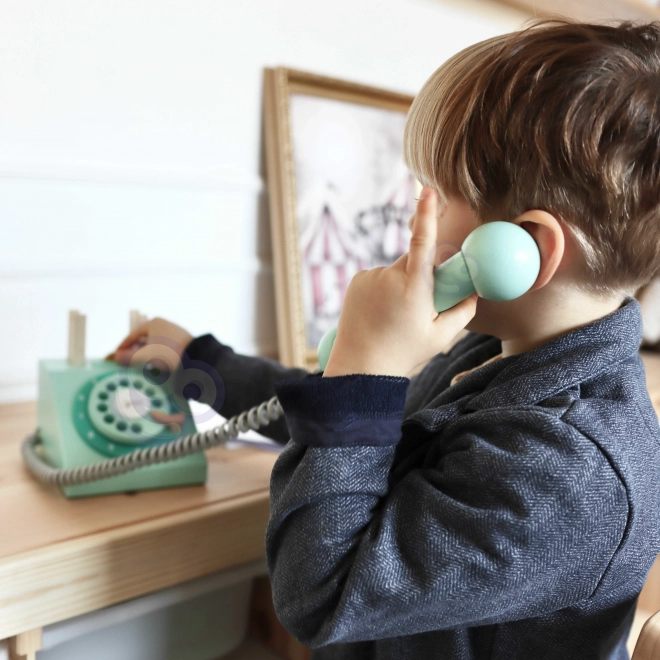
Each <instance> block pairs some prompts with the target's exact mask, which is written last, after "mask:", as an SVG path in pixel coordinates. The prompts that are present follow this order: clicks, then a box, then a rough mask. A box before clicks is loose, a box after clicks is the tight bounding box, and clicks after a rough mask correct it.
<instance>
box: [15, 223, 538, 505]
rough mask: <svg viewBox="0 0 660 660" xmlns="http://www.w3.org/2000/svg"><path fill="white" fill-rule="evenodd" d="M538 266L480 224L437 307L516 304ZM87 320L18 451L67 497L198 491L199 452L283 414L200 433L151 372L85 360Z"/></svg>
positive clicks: (507, 230) (527, 246)
mask: <svg viewBox="0 0 660 660" xmlns="http://www.w3.org/2000/svg"><path fill="white" fill-rule="evenodd" d="M539 267H540V255H539V250H538V247H537V246H536V243H535V242H534V239H533V238H532V237H531V236H530V234H529V233H528V232H526V231H525V230H524V229H522V228H521V227H519V226H517V225H514V224H512V223H508V222H490V223H487V224H485V225H481V226H480V227H478V228H477V229H475V230H474V231H473V232H472V233H471V234H470V235H469V236H468V237H467V238H466V239H465V241H464V242H463V245H462V246H461V251H460V252H458V253H457V254H455V255H454V256H453V257H451V258H450V259H448V260H447V261H445V262H444V263H443V264H441V265H440V266H437V267H435V268H434V269H433V276H434V306H435V309H436V311H438V312H441V311H444V310H446V309H449V308H450V307H453V306H454V305H456V304H458V303H459V302H460V301H461V300H464V299H465V298H467V297H468V296H469V295H471V294H472V293H474V292H475V291H476V292H477V293H478V294H479V295H480V296H481V297H482V298H486V299H488V300H512V299H514V298H517V297H518V296H521V295H522V294H523V293H525V292H526V291H527V290H529V288H530V287H531V286H532V285H533V284H534V282H535V281H536V278H537V276H538V273H539ZM84 322H85V317H84V316H81V315H80V314H78V313H77V312H72V313H71V315H70V319H69V358H68V360H43V361H42V362H41V363H40V370H39V404H38V423H39V428H38V430H37V431H36V432H35V433H34V434H32V435H31V436H29V437H28V438H26V440H25V441H24V442H23V445H22V453H23V458H24V460H25V462H26V464H27V466H28V468H29V469H30V471H31V472H32V473H33V474H34V476H35V477H36V478H37V479H39V480H40V481H42V482H45V483H51V484H56V485H58V486H60V487H61V488H62V490H63V492H64V494H65V495H66V496H67V497H82V496H86V495H98V494H102V493H113V492H125V491H135V490H145V489H151V488H164V487H169V486H182V485H190V484H202V483H204V482H205V481H206V473H207V463H206V458H205V456H204V454H203V453H202V452H203V450H205V449H209V448H210V447H214V446H216V445H219V444H221V443H224V442H226V441H228V440H230V439H232V438H235V437H236V436H237V435H238V434H239V432H245V431H247V430H248V429H253V430H257V429H259V428H260V427H261V426H264V425H266V424H268V423H270V422H271V421H274V420H276V419H278V418H279V417H280V416H281V415H282V408H281V406H280V405H279V402H278V401H277V397H273V398H271V399H270V400H268V401H264V402H263V403H261V404H260V405H258V406H255V407H253V408H251V409H250V410H247V411H245V412H242V413H241V414H240V415H235V416H234V417H232V418H231V419H229V420H227V421H226V422H225V423H224V424H222V425H221V426H218V427H216V428H214V429H212V430H209V431H206V432H204V433H197V432H195V426H194V423H193V420H192V417H191V415H190V409H189V407H188V403H187V401H185V399H183V397H181V396H175V395H174V394H173V393H172V392H171V391H168V389H167V388H166V387H165V386H164V384H163V382H162V379H161V378H159V375H160V374H159V373H157V369H154V368H153V365H145V366H144V368H143V369H142V370H141V371H140V370H136V369H129V368H126V367H122V366H120V365H117V364H115V363H112V362H105V361H102V360H96V361H95V360H86V359H85V356H84ZM132 324H133V323H132ZM335 336H336V328H333V329H332V330H330V331H328V332H327V333H326V334H325V335H324V337H323V339H322V340H321V342H320V344H319V350H318V357H319V364H320V366H321V369H325V366H326V364H327V362H328V358H329V356H330V351H331V350H332V345H333V343H334V339H335ZM156 410H157V411H159V412H164V413H184V417H183V422H182V423H181V424H178V425H177V426H176V427H173V426H171V425H168V424H162V423H159V422H158V421H156V420H155V419H154V418H153V417H152V415H151V413H152V411H156ZM175 459H176V460H175Z"/></svg>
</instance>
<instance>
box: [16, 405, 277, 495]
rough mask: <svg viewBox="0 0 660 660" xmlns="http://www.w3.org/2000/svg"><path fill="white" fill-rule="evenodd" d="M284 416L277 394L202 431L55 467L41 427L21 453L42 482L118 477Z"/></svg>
mask: <svg viewBox="0 0 660 660" xmlns="http://www.w3.org/2000/svg"><path fill="white" fill-rule="evenodd" d="M281 416H282V407H281V406H280V404H279V401H278V400H277V397H275V396H274V397H273V398H272V399H269V400H268V401H264V402H263V403H260V404H259V405H258V406H254V407H253V408H250V409H249V410H246V411H244V412H242V413H240V414H239V415H234V416H233V417H230V418H229V419H228V420H227V421H226V422H224V424H221V425H220V426H216V427H215V428H213V429H210V430H208V431H205V432H203V433H191V434H190V435H185V436H182V437H180V438H177V439H176V440H172V441H171V442H167V443H164V444H162V445H155V446H152V447H145V448H143V449H136V450H135V451H132V452H129V453H128V454H124V455H122V456H118V457H117V458H112V459H108V460H105V461H98V462H97V463H91V464H89V465H80V466H78V467H71V468H54V467H52V466H50V465H49V464H48V463H46V462H45V461H44V460H43V459H42V458H41V457H40V456H39V455H38V453H37V451H38V447H39V446H40V445H41V437H40V435H39V430H38V429H37V430H36V431H35V432H34V433H32V434H30V435H29V436H28V437H27V438H25V440H23V444H22V445H21V453H22V454H23V459H24V460H25V463H26V465H27V466H28V468H29V470H30V472H31V473H32V474H33V475H34V476H35V477H36V478H37V479H38V480H39V481H41V482H42V483H47V484H55V485H57V486H75V485H77V484H86V483H90V482H92V481H99V480H100V479H107V478H108V477H116V476H118V475H120V474H126V473H127V472H132V471H133V470H137V469H138V468H141V467H146V466H147V465H155V464H156V463H166V462H168V461H173V460H175V459H177V458H183V457H184V456H189V455H190V454H195V453H197V452H200V451H204V450H205V449H210V448H211V447H217V446H218V445H220V444H222V443H223V442H227V441H229V440H233V439H234V438H236V437H237V436H238V434H239V433H245V431H247V430H248V429H252V430H254V431H256V430H257V429H259V428H260V427H262V426H266V425H267V424H270V422H274V421H275V420H277V419H279V418H280V417H281Z"/></svg>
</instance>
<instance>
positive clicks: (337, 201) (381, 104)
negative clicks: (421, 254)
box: [264, 67, 418, 371]
mask: <svg viewBox="0 0 660 660" xmlns="http://www.w3.org/2000/svg"><path fill="white" fill-rule="evenodd" d="M413 98H414V97H413V96H411V95H407V94H403V93H400V92H396V91H390V90H385V89H379V88H376V87H370V86H367V85H362V84H359V83H355V82H349V81H345V80H339V79H336V78H330V77H326V76H322V75H318V74H314V73H309V72H304V71H299V70H295V69H289V68H284V67H278V68H267V69H265V70H264V134H265V146H266V172H267V182H268V197H269V208H270V226H271V234H272V245H273V271H274V283H275V308H276V317H277V334H278V349H279V356H278V359H279V361H280V362H281V363H282V364H284V365H287V366H295V367H302V368H306V369H309V370H310V371H312V370H314V369H315V368H316V367H317V366H318V362H317V346H318V340H319V339H320V337H321V336H322V334H323V331H324V330H325V329H329V328H330V327H332V326H334V325H336V321H337V319H338V316H339V313H338V311H339V309H340V307H341V301H342V300H343V293H345V289H346V287H347V286H348V282H349V281H350V277H352V274H354V272H356V271H357V270H360V269H362V268H371V267H374V266H376V265H385V264H386V263H391V262H392V261H394V260H395V258H396V256H397V254H396V252H397V249H400V248H401V246H402V247H403V249H402V251H401V253H403V252H405V251H407V249H408V242H409V230H408V227H407V221H408V219H409V217H410V215H412V213H413V212H414V198H415V194H416V189H417V188H418V184H417V183H416V181H415V180H414V179H413V178H412V175H410V173H409V172H408V171H407V169H405V166H403V167H404V169H405V172H406V173H407V174H406V175H404V174H403V170H401V166H402V163H403V157H402V153H401V144H402V138H403V126H404V124H405V118H406V116H407V113H408V110H409V109H410V105H411V104H412V101H413ZM329 127H332V129H330V128H329ZM347 136H348V137H347ZM350 136H353V137H352V138H351V137H350ZM353 138H354V141H355V144H353V142H352V141H351V140H352V139H353ZM372 148H373V149H376V150H377V151H378V154H376V155H375V156H373V155H372V156H369V150H370V149H372ZM342 150H343V151H342ZM397 150H398V152H399V153H398V157H399V158H400V162H395V161H396V156H395V154H396V152H397ZM349 153H350V158H349V157H347V156H346V154H349ZM326 161H328V162H326ZM381 161H382V162H381ZM372 162H373V163H374V164H373V165H370V163H372ZM342 163H343V164H344V168H343V169H344V170H345V169H346V167H348V168H351V167H352V168H353V170H352V172H349V173H347V172H346V171H340V170H342ZM358 163H361V164H362V165H364V167H360V166H359V165H358ZM382 163H386V164H387V166H386V165H384V164H382ZM390 166H391V169H392V177H393V178H392V182H396V181H398V179H397V178H396V177H397V176H399V173H401V181H402V183H401V185H400V188H401V189H399V188H396V189H394V188H393V192H392V195H393V197H392V199H396V201H395V202H394V201H391V200H390V198H387V199H388V201H385V202H383V194H385V193H384V192H383V191H389V190H390V189H389V188H388V187H387V186H388V185H390V184H389V183H387V181H389V180H388V179H387V176H388V173H387V172H388V169H387V168H388V167H390ZM333 168H334V169H333ZM349 175H351V176H353V177H354V179H355V180H354V179H351V178H350V176H349ZM333 177H335V178H338V179H341V183H340V184H339V183H337V182H336V181H334V180H333ZM406 177H407V178H406ZM381 180H382V181H384V182H385V183H383V184H382V185H379V184H378V181H381ZM374 182H376V183H374ZM392 186H394V187H396V186H395V184H394V183H392ZM402 191H403V192H402ZM371 193H373V194H374V195H375V196H376V197H377V199H374V200H372V202H368V199H369V195H370V194H371ZM376 193H378V194H376ZM387 194H389V193H387ZM378 195H380V197H379V196H378ZM319 213H320V214H321V215H320V216H319ZM406 214H407V215H406ZM378 218H380V219H381V220H382V223H381V224H382V226H380V227H379V225H378V222H379V220H378ZM404 225H405V226H404ZM330 228H331V229H330ZM405 232H408V239H407V240H406V238H405V236H404V234H405ZM303 234H304V236H303ZM385 234H387V239H386V237H385ZM395 234H396V237H395V239H394V242H395V243H396V246H398V247H397V248H396V249H395V248H392V249H389V248H388V249H385V248H384V247H383V246H384V245H385V243H386V240H387V241H389V242H388V245H390V244H391V243H392V241H391V240H390V239H391V238H392V236H393V235H395ZM305 241H306V242H305ZM331 243H332V245H330V244H331ZM321 244H322V245H323V247H322V248H321V247H319V245H321ZM333 245H334V248H333ZM337 246H339V247H337ZM303 248H304V249H303ZM333 249H335V251H337V250H339V251H340V252H341V253H342V254H343V256H342V257H341V258H339V257H336V255H334V256H332V257H330V256H328V254H329V253H330V252H332V250H333ZM342 251H343V252H342ZM320 252H323V254H324V255H325V256H319V254H320ZM314 255H316V256H314ZM323 259H326V262H323ZM331 259H335V261H336V262H337V263H335V262H333V265H332V268H334V269H335V270H336V281H334V280H332V278H333V277H334V275H333V272H334V271H332V269H330V268H329V264H330V260H331ZM342 259H345V262H342ZM388 259H389V261H388ZM315 260H317V261H319V262H320V263H317V262H316V261H315ZM328 273H330V274H328ZM329 278H330V279H329ZM335 317H336V318H335Z"/></svg>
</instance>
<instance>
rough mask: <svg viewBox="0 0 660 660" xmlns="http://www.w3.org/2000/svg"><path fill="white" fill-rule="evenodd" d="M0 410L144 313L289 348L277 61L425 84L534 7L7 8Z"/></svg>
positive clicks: (201, 2)
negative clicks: (78, 326)
mask: <svg viewBox="0 0 660 660" xmlns="http://www.w3.org/2000/svg"><path fill="white" fill-rule="evenodd" d="M0 10H1V15H2V20H1V21H0V309H1V314H2V316H1V317H0V318H1V322H0V346H1V347H2V353H1V355H2V359H1V360H0V401H10V400H19V399H24V398H32V397H34V396H35V394H36V389H35V380H36V363H37V359H38V358H40V357H63V356H64V354H65V347H66V321H67V315H66V313H67V310H68V309H70V308H78V309H80V311H82V312H83V313H86V314H87V315H88V326H87V334H88V340H87V353H88V355H90V356H95V357H96V356H102V355H104V354H106V353H107V352H109V351H110V350H111V349H112V348H114V346H115V345H116V343H117V342H118V341H119V340H120V339H121V338H122V337H123V335H124V334H125V331H126V329H127V323H128V310H129V309H131V308H139V309H140V310H141V311H143V312H145V313H147V314H149V315H160V316H164V317H166V318H170V319H172V320H174V321H176V322H179V323H180V324H181V325H184V326H185V327H187V328H188V329H189V330H190V331H191V332H192V333H194V334H200V333H203V332H207V331H212V332H214V333H215V334H216V336H217V337H218V338H219V339H221V340H222V341H224V342H226V343H228V344H230V345H232V346H233V347H234V348H235V349H236V350H237V351H239V352H243V353H261V354H275V352H276V346H277V338H276V334H275V332H276V331H275V322H274V313H275V310H274V305H273V301H272V298H273V282H272V270H271V266H270V235H269V230H268V216H267V198H266V190H265V186H264V180H263V171H262V170H263V164H262V161H263V156H262V154H261V150H262V131H261V84H262V69H263V67H264V66H277V65H284V66H291V67H296V68H299V69H303V70H309V71H314V72H317V73H322V74H325V75H330V76H335V77H339V78H345V79H348V80H354V81H358V82H363V83H367V84H371V85H376V86H380V87H386V88H390V89H396V90H400V91H403V92H407V93H415V92H416V91H417V90H418V89H419V88H420V86H421V85H422V84H423V82H424V81H425V80H426V78H427V77H428V76H429V75H430V74H431V73H432V72H433V71H434V70H435V68H437V66H439V65H440V63H441V62H442V61H443V60H445V59H446V58H447V57H448V56H450V55H451V54H453V53H454V52H456V51H457V50H459V49H461V48H463V47H465V46H466V45H468V44H470V43H472V42H474V41H478V40H481V39H484V38H486V37H489V36H491V35H494V34H497V33H500V32H506V31H509V30H512V29H515V28H516V27H517V26H519V25H520V24H521V22H523V21H524V20H525V19H526V17H525V16H524V15H523V14H519V13H517V12H515V11H513V10H509V9H507V8H505V7H502V6H500V5H497V4H495V3H492V2H489V1H488V0H467V1H465V0H464V1H462V2H459V1H457V0H333V2H324V3H321V2H309V1H307V2H305V1H303V0H279V1H277V0H271V1H268V0H242V1H239V2H236V1H235V0H234V1H231V0H224V1H218V0H215V1H211V0H112V2H108V1H102V0H58V2H50V1H49V0H0Z"/></svg>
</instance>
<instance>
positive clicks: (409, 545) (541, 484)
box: [266, 375, 628, 647]
mask: <svg viewBox="0 0 660 660" xmlns="http://www.w3.org/2000/svg"><path fill="white" fill-rule="evenodd" d="M405 380H406V379H397V378H388V377H384V376H383V377H380V376H367V375H353V376H340V377H333V378H320V377H318V376H317V375H313V376H306V377H304V378H303V379H301V380H298V381H287V382H283V383H279V384H278V385H277V386H276V389H277V393H278V396H279V399H280V403H281V405H282V406H283V409H284V411H285V414H286V417H287V420H288V423H289V427H290V429H291V434H292V442H290V443H289V444H288V445H287V447H286V448H285V450H284V451H283V452H282V454H280V456H279V457H278V460H277V462H276V464H275V466H274V469H273V473H272V478H271V517H270V520H269V524H268V529H267V534H266V553H267V560H268V568H269V573H270V578H271V583H272V588H273V601H274V605H275V610H276V613H277V615H278V617H279V618H280V620H281V621H282V623H283V625H284V626H285V628H287V629H288V630H289V631H290V632H291V633H292V634H293V635H294V636H295V637H296V638H297V639H299V640H300V641H301V642H303V643H304V644H306V645H308V646H311V647H317V646H322V645H326V644H330V643H340V642H357V641H364V640H373V639H381V638H386V637H395V636H401V635H411V634H417V633H423V632H426V631H430V630H438V629H447V628H455V627H465V626H476V625H488V624H493V623H498V622H503V621H510V620H516V619H521V618H528V617H533V616H540V615H542V614H544V613H547V612H550V611H553V610H556V609H560V608H563V607H567V606H569V605H571V604H575V603H576V602H578V601H581V600H583V599H586V598H588V597H589V596H590V595H591V594H592V593H593V591H594V590H595V588H596V586H597V585H598V582H599V580H600V578H601V576H602V574H603V572H604V571H605V569H606V567H607V565H608V563H609V562H610V560H611V558H612V556H613V553H614V552H615V550H616V548H617V547H618V544H619V542H620V541H621V538H622V535H623V533H624V529H625V526H626V522H627V516H628V508H627V507H628V504H627V498H626V492H625V488H624V487H623V485H622V483H621V482H620V480H619V478H618V476H617V475H616V474H615V472H614V471H613V469H612V468H611V467H610V464H609V463H608V461H607V460H606V458H605V457H604V456H603V455H602V454H601V453H600V450H599V449H598V448H597V447H596V446H595V445H594V444H593V443H591V442H590V441H588V439H587V438H585V437H584V436H582V435H581V434H579V433H578V432H577V431H576V430H575V429H573V427H570V426H569V425H567V424H565V423H564V422H563V421H562V420H561V418H559V417H557V416H553V415H551V414H548V413H543V412H538V411H537V410H535V409H529V408H527V409H507V408H498V409H492V410H488V411H478V412H474V413H471V414H466V415H462V416H460V417H459V418H458V419H457V420H456V421H454V422H453V423H452V424H450V425H448V426H446V427H445V428H444V429H443V430H442V431H439V432H435V433H434V432H429V431H426V430H425V429H423V428H422V427H420V426H419V425H418V424H417V423H415V422H413V423H412V424H411V423H406V424H405V425H404V426H403V427H402V425H401V412H402V410H403V403H404V399H405V388H406V383H405ZM402 429H403V431H404V441H405V442H409V443H412V444H413V445H415V447H416V449H415V450H414V452H413V453H415V455H416V456H417V458H416V460H415V461H414V464H413V465H412V466H410V467H409V468H406V470H404V472H403V474H397V469H396V466H394V469H393V458H394V450H395V446H396V444H397V442H399V440H400V438H401V434H402Z"/></svg>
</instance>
